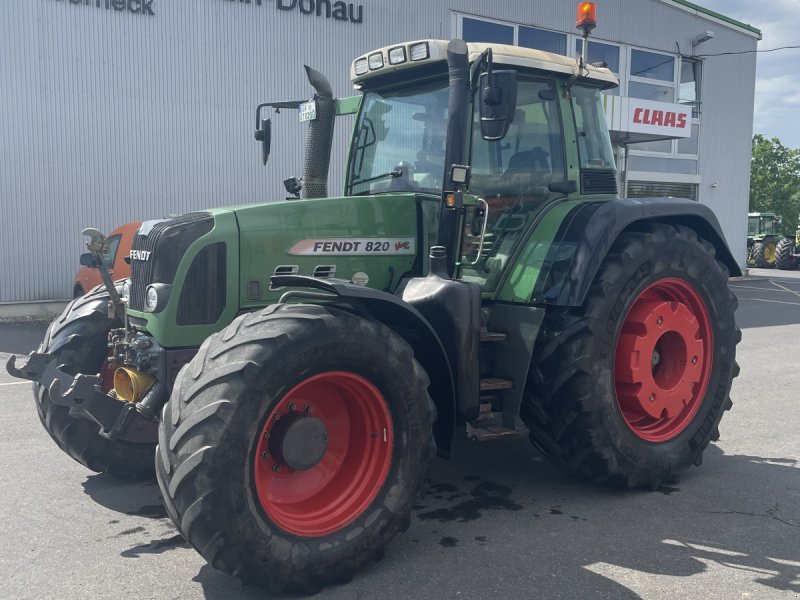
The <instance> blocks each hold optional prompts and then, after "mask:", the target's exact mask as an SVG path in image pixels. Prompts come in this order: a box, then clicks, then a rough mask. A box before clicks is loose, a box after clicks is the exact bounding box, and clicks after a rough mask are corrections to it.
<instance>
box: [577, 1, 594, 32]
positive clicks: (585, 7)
mask: <svg viewBox="0 0 800 600" xmlns="http://www.w3.org/2000/svg"><path fill="white" fill-rule="evenodd" d="M575 27H577V28H578V29H581V30H582V31H583V33H584V35H589V32H590V31H591V30H592V29H594V28H595V27H597V4H596V3H594V2H581V3H580V4H578V15H577V16H576V17H575Z"/></svg>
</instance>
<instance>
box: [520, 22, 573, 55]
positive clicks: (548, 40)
mask: <svg viewBox="0 0 800 600" xmlns="http://www.w3.org/2000/svg"><path fill="white" fill-rule="evenodd" d="M518 36H519V41H518V45H519V46H523V47H525V48H535V49H536V50H544V51H545V52H552V53H554V54H566V53H567V35H566V34H564V33H556V32H555V31H546V30H545V29H536V28H534V27H524V26H522V25H520V26H519V34H518Z"/></svg>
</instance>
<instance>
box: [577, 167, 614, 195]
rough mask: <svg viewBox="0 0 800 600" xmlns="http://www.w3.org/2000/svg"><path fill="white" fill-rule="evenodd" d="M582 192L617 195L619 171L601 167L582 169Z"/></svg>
mask: <svg viewBox="0 0 800 600" xmlns="http://www.w3.org/2000/svg"><path fill="white" fill-rule="evenodd" d="M581 194H611V195H614V196H616V195H617V172H616V171H607V170H600V169H583V170H581Z"/></svg>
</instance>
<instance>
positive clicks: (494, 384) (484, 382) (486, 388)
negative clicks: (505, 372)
mask: <svg viewBox="0 0 800 600" xmlns="http://www.w3.org/2000/svg"><path fill="white" fill-rule="evenodd" d="M513 387H514V382H513V381H511V380H510V379H500V378H499V377H488V378H486V379H481V391H482V392H495V391H498V390H510V389H511V388H513Z"/></svg>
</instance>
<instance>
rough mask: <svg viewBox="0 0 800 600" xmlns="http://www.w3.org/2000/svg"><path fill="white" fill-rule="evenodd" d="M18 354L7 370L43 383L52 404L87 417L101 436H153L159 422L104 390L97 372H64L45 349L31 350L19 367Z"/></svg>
mask: <svg viewBox="0 0 800 600" xmlns="http://www.w3.org/2000/svg"><path fill="white" fill-rule="evenodd" d="M17 358H18V357H17V356H14V355H12V356H11V357H10V358H9V359H8V362H7V363H6V370H7V371H8V372H9V374H11V375H12V376H14V377H18V378H20V379H28V380H30V381H33V382H35V383H38V384H39V385H41V386H42V387H44V388H45V389H46V390H47V393H48V395H49V397H50V401H51V402H52V403H53V404H57V405H59V406H64V407H66V408H68V409H69V410H70V415H71V416H73V417H81V418H85V417H88V418H89V419H91V420H92V421H94V422H95V423H97V424H98V425H99V426H100V435H102V436H103V437H106V438H108V439H120V440H126V441H129V442H135V443H144V442H150V441H153V440H155V439H156V436H157V428H158V422H157V421H155V420H152V419H148V418H146V417H145V416H144V415H143V412H142V411H141V410H137V406H138V404H133V403H131V402H123V401H120V400H119V399H117V398H116V397H114V396H111V395H109V394H106V393H104V392H103V390H102V389H101V386H100V384H101V379H100V376H98V375H84V374H78V375H76V376H72V375H69V374H67V373H64V372H63V371H61V370H60V369H58V368H57V367H55V366H53V365H54V357H53V356H52V355H50V354H47V353H44V352H31V353H30V354H29V355H28V356H27V357H26V359H25V362H23V363H21V364H20V366H19V367H18V366H17V364H16V361H17ZM154 387H155V386H154Z"/></svg>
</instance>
